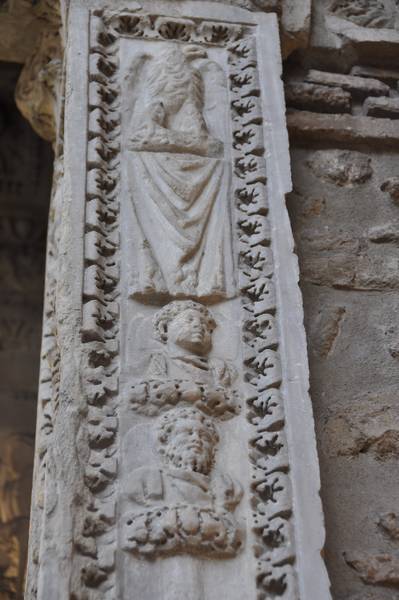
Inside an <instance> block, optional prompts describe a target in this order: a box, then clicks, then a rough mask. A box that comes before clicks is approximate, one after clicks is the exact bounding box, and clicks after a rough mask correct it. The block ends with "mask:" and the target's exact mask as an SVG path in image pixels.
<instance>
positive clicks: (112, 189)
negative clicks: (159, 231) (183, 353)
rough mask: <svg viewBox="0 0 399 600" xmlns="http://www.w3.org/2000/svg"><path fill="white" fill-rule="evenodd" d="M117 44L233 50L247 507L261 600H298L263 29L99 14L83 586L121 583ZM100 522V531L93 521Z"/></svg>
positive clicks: (91, 150) (93, 45) (94, 20)
mask: <svg viewBox="0 0 399 600" xmlns="http://www.w3.org/2000/svg"><path fill="white" fill-rule="evenodd" d="M121 36H127V37H131V38H139V39H152V40H168V41H176V42H191V43H199V44H204V45H207V46H223V47H226V49H227V51H228V54H229V61H228V62H229V80H230V98H231V119H232V124H233V131H232V155H233V165H232V168H233V173H234V178H233V188H234V201H235V206H236V210H235V214H236V227H237V235H238V239H239V287H240V291H241V297H242V322H243V333H242V336H243V337H242V339H243V343H244V356H245V359H244V368H245V373H246V375H245V377H246V380H247V383H246V389H247V396H246V402H247V407H248V408H247V411H248V412H247V417H248V420H249V422H250V424H251V425H252V435H251V439H250V447H249V456H250V461H251V463H252V468H253V474H252V501H251V503H252V508H253V531H254V532H255V535H256V540H257V541H256V546H255V555H256V560H257V576H256V577H257V587H258V593H259V596H258V597H259V598H267V597H270V595H273V597H281V598H291V599H293V598H295V597H297V595H298V584H297V575H296V566H295V549H294V547H295V544H294V534H293V524H292V521H293V518H294V516H293V505H292V492H291V482H290V473H289V472H290V465H289V458H288V449H287V439H286V435H285V417H284V397H283V394H282V393H281V391H280V388H281V383H282V372H281V366H280V355H279V333H278V328H277V327H276V312H277V311H278V307H277V300H276V294H275V289H274V270H275V269H274V259H273V250H272V240H271V233H270V231H271V227H270V223H269V220H268V213H269V207H268V202H267V192H266V184H267V176H266V160H265V142H264V122H263V117H262V106H261V102H262V100H261V91H260V86H259V81H258V60H257V50H256V25H249V24H242V23H220V22H218V21H212V20H210V19H205V18H186V19H183V18H175V17H167V16H164V15H163V14H139V13H134V12H127V11H122V12H118V13H113V12H111V11H109V12H108V11H106V10H105V11H103V10H97V11H93V12H92V14H91V19H90V52H89V65H90V68H89V81H90V84H89V106H88V110H89V135H88V149H87V164H88V171H87V192H86V226H85V227H86V234H85V275H84V289H83V299H84V305H83V326H82V341H83V343H84V347H85V355H86V361H87V362H86V369H85V373H86V385H85V389H86V399H87V404H88V413H87V429H88V444H89V446H90V448H91V451H90V458H89V462H88V465H87V467H86V485H87V487H88V488H89V490H90V493H91V500H90V502H89V505H88V506H87V511H86V518H85V519H84V522H83V531H81V532H79V533H78V536H79V539H86V544H83V545H82V544H80V546H78V548H79V550H80V553H81V554H82V555H83V556H84V557H85V560H84V561H83V562H84V566H83V568H81V578H82V583H83V585H85V586H86V587H88V588H93V587H95V588H97V590H98V591H100V590H102V591H103V593H104V594H105V593H108V594H110V593H111V590H112V589H114V586H115V582H114V574H115V563H114V558H113V554H114V550H115V543H116V542H115V531H116V527H115V501H116V499H115V489H114V480H115V477H116V473H117V461H116V453H117V445H116V441H117V440H116V433H117V404H118V401H117V395H118V371H119V343H118V331H119V323H118V313H119V308H118V284H119V268H118V261H119V224H118V215H119V198H118V191H119V170H118V169H119V165H120V141H119V136H120V122H121V117H120V89H119V84H118V68H119V60H118V50H119V40H120V37H121ZM104 490H107V492H106V493H104ZM94 514H95V515H96V519H97V522H98V523H101V526H100V527H98V526H95V525H94V520H93V515H94ZM89 538H91V539H92V541H91V542H89ZM88 548H89V550H88ZM90 549H91V550H90ZM104 597H105V596H104ZM107 597H110V596H109V595H107Z"/></svg>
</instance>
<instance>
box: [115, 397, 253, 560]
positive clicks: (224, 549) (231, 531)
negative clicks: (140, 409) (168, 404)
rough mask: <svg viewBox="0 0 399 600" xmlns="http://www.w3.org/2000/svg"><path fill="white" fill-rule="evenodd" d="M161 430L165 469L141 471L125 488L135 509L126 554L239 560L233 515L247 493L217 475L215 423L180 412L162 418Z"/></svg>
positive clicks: (188, 410)
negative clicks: (203, 556) (193, 556)
mask: <svg viewBox="0 0 399 600" xmlns="http://www.w3.org/2000/svg"><path fill="white" fill-rule="evenodd" d="M157 430H158V431H157V433H158V436H157V437H158V443H159V447H158V451H159V454H160V455H161V456H162V458H163V465H162V466H161V467H159V468H158V467H146V466H143V467H140V468H138V469H135V470H134V471H133V472H132V473H131V474H130V475H129V477H128V478H127V481H126V483H125V486H124V494H125V496H126V498H127V499H128V501H129V504H130V505H131V506H134V509H133V510H131V511H129V512H128V513H127V514H126V515H124V517H123V519H122V532H123V534H122V535H123V539H124V548H125V550H128V551H130V552H132V553H133V554H139V555H144V556H148V557H153V556H157V555H160V556H164V555H168V554H169V555H170V554H175V553H178V552H186V553H189V554H207V555H209V554H212V555H214V556H215V557H219V556H220V557H223V558H226V557H229V556H235V555H236V553H237V552H238V551H239V549H240V547H241V545H242V533H241V530H240V528H239V526H238V524H237V522H236V520H235V517H234V514H233V513H234V509H235V507H236V506H237V505H238V504H239V502H240V500H241V497H242V488H241V485H240V484H239V483H238V482H237V481H235V480H234V479H233V478H232V477H230V476H229V475H228V474H226V473H220V472H218V471H217V470H215V469H213V465H214V459H215V452H216V446H217V444H218V441H219V435H218V431H217V429H216V426H215V424H214V422H213V420H212V419H210V418H208V417H206V416H205V415H204V414H203V413H201V412H200V411H199V410H197V409H195V408H192V407H179V408H175V409H172V410H169V411H168V412H166V413H164V414H163V415H162V416H161V417H160V419H159V422H158V427H157Z"/></svg>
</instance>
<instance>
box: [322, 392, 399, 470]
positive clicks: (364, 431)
mask: <svg viewBox="0 0 399 600" xmlns="http://www.w3.org/2000/svg"><path fill="white" fill-rule="evenodd" d="M323 431H324V435H325V436H326V451H327V452H328V453H329V454H330V455H331V456H353V457H355V456H359V455H361V454H365V453H367V452H370V453H371V454H372V455H373V456H374V457H375V458H377V459H379V460H388V459H396V458H397V457H398V456H399V417H398V414H397V411H396V409H395V405H392V404H385V405H384V404H382V405H380V406H378V408H375V407H374V406H373V405H372V402H371V400H370V399H368V401H367V403H362V402H357V403H354V405H353V406H351V407H350V408H349V409H348V410H347V411H346V412H342V413H340V414H339V415H336V416H333V417H331V418H330V419H329V420H328V421H327V423H326V425H325V427H324V430H323Z"/></svg>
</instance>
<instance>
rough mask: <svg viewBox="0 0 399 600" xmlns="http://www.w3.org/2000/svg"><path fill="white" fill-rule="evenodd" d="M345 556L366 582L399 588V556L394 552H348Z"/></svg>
mask: <svg viewBox="0 0 399 600" xmlns="http://www.w3.org/2000/svg"><path fill="white" fill-rule="evenodd" d="M344 558H345V560H346V562H347V563H348V565H349V566H350V567H352V568H353V569H355V571H357V572H358V573H359V575H360V577H361V578H362V580H363V581H364V582H365V583H368V584H371V585H389V586H393V587H395V588H399V558H398V557H397V556H395V555H392V554H375V555H373V554H367V553H365V552H346V553H345V554H344Z"/></svg>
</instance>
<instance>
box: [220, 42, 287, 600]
mask: <svg viewBox="0 0 399 600" xmlns="http://www.w3.org/2000/svg"><path fill="white" fill-rule="evenodd" d="M229 66H230V94H231V113H232V123H233V160H234V195H235V201H236V207H237V229H238V238H239V268H240V272H239V284H240V290H241V294H242V313H243V336H242V339H243V344H244V365H245V377H246V380H247V384H246V401H247V404H248V420H249V422H250V423H251V425H253V427H254V432H253V434H252V435H251V439H250V459H251V462H252V465H253V472H252V494H253V495H252V507H253V520H254V531H255V533H256V536H257V540H258V541H257V545H256V557H257V560H258V564H257V586H258V593H259V596H258V597H259V598H261V599H263V598H269V597H271V596H273V597H276V596H278V597H282V598H290V599H291V598H294V597H296V577H295V571H294V567H293V563H294V561H295V552H294V544H293V527H292V522H291V520H292V493H291V484H290V479H289V475H288V471H289V462H288V450H287V440H286V436H285V431H284V407H283V398H282V395H281V393H280V390H279V388H280V386H281V379H282V375H281V365H280V357H279V351H278V330H277V326H276V321H275V314H276V310H277V306H276V295H275V289H274V262H273V253H272V249H271V235H270V223H269V219H268V211H269V208H268V204H267V197H266V181H267V178H266V161H265V158H264V141H263V120H262V111H261V106H260V88H259V83H258V72H257V59H256V46H255V40H254V38H253V37H251V38H245V39H243V40H242V41H240V42H239V43H237V44H233V45H231V46H230V56H229Z"/></svg>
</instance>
